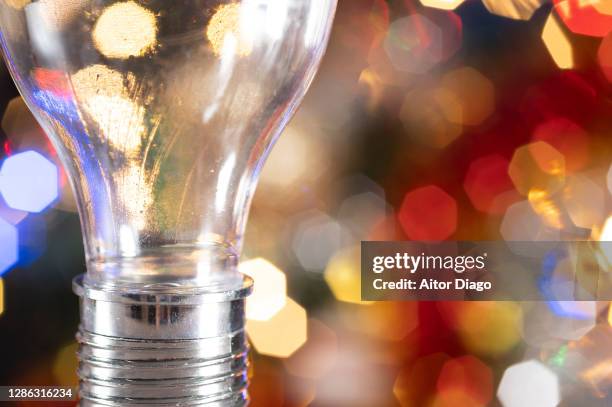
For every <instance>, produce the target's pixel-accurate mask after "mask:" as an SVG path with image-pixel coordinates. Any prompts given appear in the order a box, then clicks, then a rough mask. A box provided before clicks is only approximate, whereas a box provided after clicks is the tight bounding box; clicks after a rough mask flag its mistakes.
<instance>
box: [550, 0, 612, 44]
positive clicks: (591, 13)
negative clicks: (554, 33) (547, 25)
mask: <svg viewBox="0 0 612 407" xmlns="http://www.w3.org/2000/svg"><path fill="white" fill-rule="evenodd" d="M553 3H554V5H555V11H556V12H557V14H559V17H561V19H562V20H563V22H564V23H565V25H566V26H567V28H569V29H570V30H571V31H572V32H574V33H576V34H582V35H588V36H591V37H603V36H605V35H606V34H608V33H609V32H610V30H611V29H612V7H610V2H609V1H608V0H590V1H584V0H554V1H553Z"/></svg>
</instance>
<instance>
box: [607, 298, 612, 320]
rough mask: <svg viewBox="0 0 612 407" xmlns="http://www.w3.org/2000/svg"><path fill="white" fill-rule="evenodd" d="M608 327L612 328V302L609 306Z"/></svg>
mask: <svg viewBox="0 0 612 407" xmlns="http://www.w3.org/2000/svg"><path fill="white" fill-rule="evenodd" d="M608 325H610V326H612V302H610V304H609V305H608Z"/></svg>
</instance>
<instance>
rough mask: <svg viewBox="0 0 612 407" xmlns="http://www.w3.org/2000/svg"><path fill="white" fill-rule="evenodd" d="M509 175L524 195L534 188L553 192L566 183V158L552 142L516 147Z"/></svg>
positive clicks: (539, 142)
mask: <svg viewBox="0 0 612 407" xmlns="http://www.w3.org/2000/svg"><path fill="white" fill-rule="evenodd" d="M508 175H510V179H511V180H512V182H513V184H514V186H515V188H516V190H517V191H518V192H519V193H521V194H522V195H525V196H527V195H529V191H531V190H532V189H538V190H541V191H547V192H548V193H549V194H552V193H554V192H556V191H558V190H559V189H561V188H562V187H563V185H564V184H565V158H564V156H563V154H561V153H560V152H559V151H557V150H556V149H555V148H554V147H552V146H551V145H550V144H548V143H546V142H544V141H537V142H535V143H531V144H527V145H524V146H521V147H519V148H517V149H516V151H515V152H514V155H513V156H512V160H511V161H510V165H509V167H508Z"/></svg>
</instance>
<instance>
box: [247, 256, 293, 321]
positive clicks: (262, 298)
mask: <svg viewBox="0 0 612 407" xmlns="http://www.w3.org/2000/svg"><path fill="white" fill-rule="evenodd" d="M238 269H239V270H240V272H241V273H242V274H246V275H247V276H249V277H251V278H252V279H253V281H254V283H255V284H254V285H253V287H254V288H253V293H252V294H251V295H250V296H249V297H248V298H247V304H246V307H247V308H246V316H247V318H248V319H253V320H256V321H267V320H269V319H270V318H272V317H273V316H274V315H276V314H277V313H278V312H279V311H280V310H282V309H283V307H284V306H285V304H286V302H287V298H286V296H287V279H286V278H285V274H283V272H282V271H280V270H279V269H278V268H277V267H276V266H274V264H272V263H270V262H269V261H267V260H266V259H263V258H256V259H252V260H248V261H244V262H242V263H240V266H239V267H238Z"/></svg>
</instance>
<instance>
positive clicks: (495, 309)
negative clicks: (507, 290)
mask: <svg viewBox="0 0 612 407" xmlns="http://www.w3.org/2000/svg"><path fill="white" fill-rule="evenodd" d="M522 321H523V313H522V310H521V307H520V306H519V305H518V304H516V303H514V302H511V301H506V302H485V301H478V302H476V301H472V302H466V303H464V304H462V305H461V307H460V312H459V313H458V314H457V320H456V323H457V330H458V331H459V335H460V337H461V340H462V342H463V343H464V345H465V347H466V348H467V350H468V351H470V352H473V353H475V354H477V355H482V356H499V355H502V354H504V353H506V352H508V351H509V350H511V349H512V348H513V347H514V346H515V345H516V344H518V343H519V342H520V340H521V327H522Z"/></svg>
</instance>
